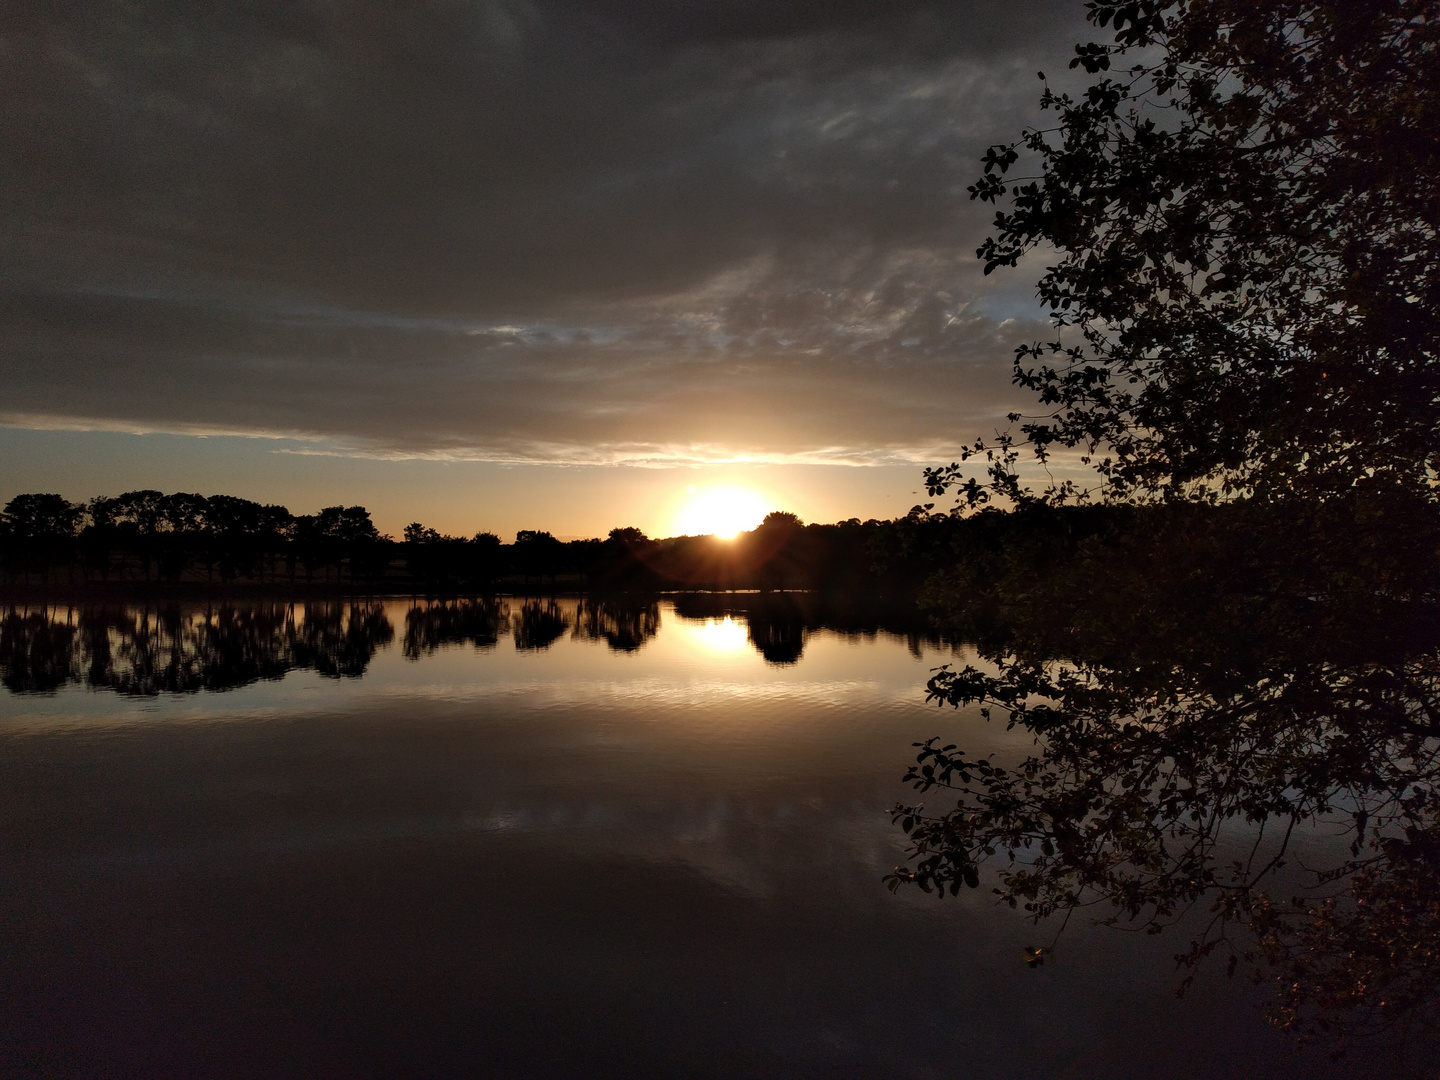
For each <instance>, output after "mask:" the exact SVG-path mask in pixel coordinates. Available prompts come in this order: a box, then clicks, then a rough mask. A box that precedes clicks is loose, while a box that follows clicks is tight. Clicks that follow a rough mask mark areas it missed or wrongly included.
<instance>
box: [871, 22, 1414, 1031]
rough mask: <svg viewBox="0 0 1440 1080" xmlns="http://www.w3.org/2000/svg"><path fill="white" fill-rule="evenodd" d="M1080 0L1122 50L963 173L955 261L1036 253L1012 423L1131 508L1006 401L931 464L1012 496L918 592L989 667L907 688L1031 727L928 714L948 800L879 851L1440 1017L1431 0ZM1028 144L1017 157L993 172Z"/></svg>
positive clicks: (966, 485)
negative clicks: (1304, 830)
mask: <svg viewBox="0 0 1440 1080" xmlns="http://www.w3.org/2000/svg"><path fill="white" fill-rule="evenodd" d="M1088 7H1089V10H1090V14H1091V18H1092V20H1093V21H1094V22H1096V23H1097V24H1098V25H1100V26H1102V27H1103V26H1110V27H1112V28H1113V30H1114V33H1115V38H1114V41H1113V43H1111V44H1087V45H1082V46H1078V47H1077V49H1076V53H1077V55H1076V59H1075V60H1074V61H1073V62H1072V65H1071V66H1072V67H1075V66H1080V67H1083V68H1084V69H1085V70H1086V71H1088V72H1090V73H1092V74H1101V73H1103V72H1107V71H1109V70H1110V69H1111V67H1112V61H1115V60H1116V59H1117V58H1119V57H1121V56H1123V55H1126V54H1130V55H1132V56H1133V57H1135V58H1136V59H1137V60H1138V63H1137V64H1136V65H1135V66H1133V67H1131V68H1130V69H1128V70H1127V71H1126V72H1125V73H1124V75H1123V76H1121V77H1112V76H1108V75H1107V76H1104V77H1103V78H1102V79H1101V80H1100V81H1099V82H1097V83H1096V84H1095V85H1093V86H1092V87H1090V89H1089V90H1088V91H1086V92H1085V93H1084V94H1082V95H1081V96H1079V97H1078V98H1071V97H1069V96H1065V95H1055V94H1053V93H1051V92H1050V91H1049V90H1048V89H1047V90H1046V91H1045V93H1044V96H1043V98H1042V103H1043V105H1044V106H1045V107H1046V108H1047V109H1054V110H1055V111H1056V112H1057V113H1058V117H1059V124H1058V126H1057V127H1055V128H1054V129H1051V130H1047V131H1030V132H1026V133H1025V135H1024V136H1023V137H1022V139H1021V140H1020V141H1019V142H1018V143H1016V144H1015V145H1012V146H997V147H993V148H992V149H991V150H990V151H989V153H988V154H987V155H986V158H985V162H984V165H985V176H984V178H983V179H982V180H981V181H980V182H979V183H977V184H976V185H975V186H974V187H972V188H971V194H972V197H975V198H980V199H983V200H988V201H997V202H999V201H1002V200H1008V209H1003V210H1002V212H1001V213H1000V214H999V215H998V216H997V218H996V223H995V224H996V234H995V236H993V237H992V238H991V239H989V240H987V241H986V242H985V244H984V245H983V246H982V247H981V249H980V251H979V255H980V257H981V258H983V259H984V260H985V261H986V272H987V273H988V272H990V271H991V270H993V269H995V268H996V267H999V266H1004V265H1012V266H1013V265H1015V264H1016V263H1017V262H1018V260H1019V259H1020V257H1021V256H1022V255H1023V254H1025V253H1026V252H1027V251H1030V250H1032V249H1034V248H1036V247H1040V246H1051V247H1053V248H1055V249H1057V250H1058V251H1059V253H1060V254H1059V258H1058V260H1057V261H1056V262H1055V263H1054V265H1052V266H1050V267H1049V268H1048V269H1047V270H1046V272H1045V274H1044V276H1043V277H1042V278H1041V280H1040V284H1039V292H1040V296H1041V299H1042V301H1043V302H1044V303H1045V304H1047V305H1048V307H1049V308H1050V311H1051V315H1052V320H1053V322H1054V323H1055V325H1056V327H1057V329H1058V330H1059V331H1060V333H1059V334H1058V335H1057V338H1058V340H1056V341H1055V342H1053V343H1051V344H1048V345H1034V346H1027V347H1025V348H1022V349H1020V350H1019V351H1018V354H1017V361H1016V366H1015V382H1016V383H1017V384H1018V385H1020V386H1023V387H1026V388H1028V389H1031V390H1033V391H1035V392H1036V394H1037V396H1038V397H1039V401H1040V404H1041V405H1042V407H1043V410H1044V411H1043V412H1042V414H1041V415H1040V416H1038V417H1029V418H1022V417H1021V416H1019V415H1015V416H1012V417H1011V420H1012V422H1016V421H1021V420H1024V423H1023V425H1022V427H1021V435H1022V437H1023V439H1024V440H1025V441H1027V442H1028V443H1029V446H1030V449H1031V450H1032V451H1033V453H1034V455H1035V456H1036V457H1037V458H1038V459H1039V460H1040V461H1041V462H1042V463H1046V462H1048V461H1049V460H1050V459H1051V456H1052V453H1053V452H1054V451H1055V450H1056V449H1057V448H1069V449H1075V450H1079V451H1080V452H1082V453H1083V454H1084V455H1085V457H1084V460H1085V461H1086V462H1087V463H1090V464H1092V465H1093V466H1094V467H1095V468H1096V469H1097V470H1098V472H1099V475H1100V478H1101V480H1102V489H1101V490H1102V494H1103V495H1104V496H1105V498H1106V499H1107V500H1109V501H1111V502H1112V503H1122V504H1123V503H1127V502H1128V503H1132V504H1133V503H1152V504H1157V505H1150V506H1140V505H1131V506H1125V505H1111V506H1106V507H1103V508H1090V509H1081V510H1068V509H1066V508H1063V507H1061V506H1060V504H1063V503H1066V502H1068V501H1069V500H1071V499H1072V498H1073V497H1076V496H1079V495H1082V494H1083V493H1082V492H1080V491H1078V490H1077V488H1076V487H1075V486H1074V485H1073V484H1071V483H1070V482H1061V483H1052V484H1051V486H1050V487H1048V488H1047V489H1045V490H1044V491H1042V492H1041V493H1040V494H1039V495H1038V496H1037V495H1035V494H1034V493H1032V492H1030V491H1028V490H1027V489H1025V488H1024V487H1023V486H1022V485H1021V482H1020V480H1019V477H1018V475H1017V471H1016V469H1017V464H1018V461H1019V452H1020V449H1021V444H1019V443H1017V442H1016V441H1015V440H1014V439H1013V438H1012V437H1011V436H1010V435H1009V434H1008V433H1002V434H1001V435H1000V436H999V437H998V438H997V440H996V441H994V442H992V443H989V444H987V443H985V442H984V441H980V442H977V443H976V444H975V445H974V446H973V447H972V449H971V450H970V452H969V453H968V454H967V455H966V458H967V460H968V459H969V458H971V457H974V456H975V455H979V456H980V458H981V460H983V461H985V462H986V463H987V475H986V476H985V477H976V476H967V475H966V470H965V469H964V467H962V466H961V465H960V464H952V465H950V466H949V467H945V468H940V469H932V470H927V473H926V481H927V485H928V487H929V490H930V492H931V494H932V495H938V494H941V493H942V492H944V491H945V490H947V489H951V488H955V487H958V489H959V494H960V503H959V505H960V508H965V507H970V508H973V507H975V506H978V505H980V504H982V503H985V502H987V501H989V500H990V499H992V498H994V497H997V496H998V497H1002V498H1003V499H1005V500H1008V501H1009V502H1010V503H1011V504H1012V505H1013V506H1015V507H1018V508H1019V512H1016V513H1011V514H995V513H988V514H987V513H980V514H976V515H974V516H973V517H972V518H970V521H972V522H975V523H976V524H975V525H974V526H972V531H970V532H968V533H967V537H968V540H969V541H970V542H969V543H967V544H965V545H963V546H962V547H961V548H960V549H958V550H957V553H956V554H957V557H956V559H955V564H954V566H952V567H951V568H950V569H949V570H947V571H946V572H944V573H943V574H940V575H937V577H936V578H935V579H933V580H932V582H931V585H930V586H929V589H928V592H929V597H930V599H931V601H932V602H933V603H934V604H935V605H936V606H937V608H939V609H940V610H943V611H946V612H948V613H949V614H950V616H951V617H952V619H954V620H955V622H956V624H957V625H961V624H963V625H964V626H965V627H966V628H967V630H968V632H969V633H970V634H971V635H973V636H974V637H975V639H976V640H978V641H979V642H980V644H981V651H982V655H984V656H985V657H986V658H987V659H988V661H989V664H988V665H987V666H984V667H975V666H969V667H966V668H965V669H964V670H961V671H955V670H951V669H948V668H947V669H943V670H941V671H939V672H938V673H937V674H936V675H935V676H934V677H933V678H932V679H931V681H930V684H929V691H930V698H931V700H932V701H935V702H938V703H941V704H946V703H948V704H951V705H956V706H960V705H968V704H979V705H981V706H982V707H983V709H984V710H986V712H985V715H987V716H988V715H990V714H989V711H988V710H990V709H992V708H993V709H999V710H1000V711H1001V712H1003V713H1004V714H1005V716H1006V718H1007V720H1008V722H1009V724H1010V725H1011V726H1012V727H1015V728H1020V729H1023V730H1025V731H1026V732H1028V733H1030V734H1032V735H1033V736H1034V738H1035V747H1036V749H1035V750H1034V752H1033V753H1032V754H1030V755H1029V756H1026V757H1024V759H1023V760H1020V761H1018V762H1010V761H1004V762H1002V761H999V760H976V759H973V758H972V757H970V756H968V755H966V754H965V753H964V752H963V751H962V750H960V749H959V748H958V747H956V746H955V745H953V744H943V745H942V744H941V743H940V741H939V740H938V739H932V740H930V741H928V742H927V743H924V744H917V745H919V746H920V747H921V752H920V755H919V758H918V761H917V764H916V766H915V767H914V768H913V769H912V770H911V772H910V774H909V777H908V778H909V779H910V780H912V781H913V782H914V783H915V784H916V786H917V787H918V788H919V789H920V790H922V791H926V790H930V789H932V788H937V787H938V788H943V789H949V790H951V791H953V792H955V793H956V794H957V796H958V802H957V804H956V806H955V807H954V809H950V810H945V811H943V812H935V811H933V810H932V811H929V812H926V811H924V810H922V808H921V807H918V806H908V807H907V806H901V807H897V809H896V817H897V819H898V820H899V822H900V824H901V826H902V827H903V828H904V829H905V831H906V832H907V834H908V835H909V836H910V839H911V845H912V846H911V854H912V856H913V865H912V866H910V867H908V868H899V869H897V871H896V873H895V875H893V876H892V877H891V878H890V879H889V883H890V885H891V887H892V888H893V887H898V886H899V885H900V884H902V883H906V882H909V883H914V884H917V885H919V886H920V887H922V888H925V889H934V890H938V891H940V892H941V893H942V894H943V893H944V892H947V891H948V892H950V893H952V894H953V893H955V892H957V891H958V890H959V889H960V888H961V887H964V886H969V887H975V886H978V884H979V882H980V866H981V864H982V863H984V862H986V861H987V860H994V859H998V860H1001V867H1000V869H999V873H998V880H999V888H998V892H999V894H1000V895H1001V897H1002V898H1003V899H1005V900H1007V901H1008V902H1009V903H1010V904H1011V905H1012V906H1016V905H1023V906H1024V909H1025V910H1026V911H1027V912H1028V913H1029V914H1031V915H1032V916H1033V917H1035V918H1037V919H1041V918H1045V917H1047V916H1050V915H1054V914H1065V915H1068V914H1069V913H1070V912H1071V911H1073V910H1076V909H1078V908H1081V907H1086V906H1089V905H1092V904H1098V905H1101V907H1102V908H1108V909H1109V910H1110V911H1111V913H1112V916H1113V919H1114V920H1118V921H1122V922H1130V923H1134V924H1137V925H1139V926H1143V927H1145V928H1146V929H1149V930H1152V931H1158V930H1160V929H1161V928H1162V927H1164V926H1166V925H1168V924H1170V923H1171V922H1173V921H1174V920H1175V919H1177V918H1179V917H1180V916H1181V914H1182V913H1183V912H1185V911H1186V910H1187V909H1189V908H1192V907H1194V906H1196V905H1200V906H1201V907H1205V908H1208V911H1209V913H1210V916H1211V918H1210V920H1209V922H1208V923H1207V924H1206V925H1205V927H1204V928H1203V929H1202V931H1201V932H1200V934H1199V935H1198V936H1197V937H1196V939H1195V941H1194V942H1193V944H1192V947H1191V948H1190V949H1189V950H1188V951H1187V952H1186V953H1183V954H1182V955H1181V956H1180V957H1178V959H1179V960H1180V961H1181V963H1183V964H1187V965H1193V964H1195V963H1197V962H1199V961H1200V960H1201V959H1202V958H1204V957H1205V956H1208V955H1210V954H1212V953H1214V952H1215V951H1216V950H1222V951H1226V952H1228V953H1229V954H1230V962H1231V970H1232V971H1233V970H1234V968H1235V967H1236V966H1237V965H1238V964H1242V963H1250V964H1253V965H1255V968H1256V970H1257V974H1259V975H1262V976H1266V977H1269V978H1271V979H1273V983H1274V986H1275V988H1276V997H1275V1000H1274V1003H1273V1007H1272V1015H1273V1017H1274V1018H1275V1019H1276V1020H1277V1021H1279V1022H1280V1023H1282V1024H1285V1025H1287V1026H1290V1027H1292V1028H1295V1029H1300V1030H1304V1029H1314V1030H1331V1031H1338V1032H1341V1033H1342V1034H1359V1033H1365V1032H1369V1031H1375V1030H1382V1029H1386V1028H1389V1027H1392V1026H1396V1025H1399V1026H1403V1027H1406V1028H1408V1029H1411V1030H1417V1029H1418V1030H1424V1031H1428V1032H1432V1033H1433V1032H1434V1031H1435V1021H1436V1016H1437V1010H1436V1008H1435V1005H1436V995H1435V990H1436V988H1437V979H1440V953H1437V945H1440V900H1437V896H1440V858H1437V857H1436V854H1435V853H1436V852H1437V851H1440V818H1437V811H1440V794H1437V792H1440V712H1437V709H1440V696H1437V692H1440V611H1437V600H1440V593H1437V588H1440V567H1437V541H1440V508H1437V489H1436V485H1435V479H1436V475H1437V465H1440V439H1437V435H1440V424H1437V421H1440V367H1437V364H1436V359H1437V357H1436V355H1435V345H1436V342H1437V341H1440V318H1437V301H1440V247H1437V238H1440V227H1437V226H1440V220H1437V211H1440V201H1437V199H1436V196H1435V193H1436V191H1440V168H1437V165H1440V140H1437V139H1436V137H1435V132H1436V131H1437V130H1440V95H1437V90H1440V65H1437V64H1436V63H1435V55H1436V48H1437V45H1440V37H1437V35H1440V4H1437V2H1436V0H1413V2H1412V0H1378V2H1371V3H1364V4H1357V3H1341V2H1300V0H1268V2H1264V3H1256V2H1254V0H1246V2H1242V0H1190V2H1185V3H1181V2H1179V0H1092V2H1091V3H1090V4H1089V5H1088ZM1022 152H1024V153H1026V154H1028V155H1030V156H1031V159H1032V161H1033V163H1034V165H1035V166H1036V168H1037V169H1038V173H1039V175H1038V176H1034V177H1026V178H1023V179H1021V180H1019V181H1016V182H1013V184H1012V183H1011V182H1009V181H1007V180H1006V179H1005V178H1006V176H1007V175H1008V174H1009V172H1010V171H1011V169H1012V168H1014V167H1016V166H1017V165H1019V164H1020V162H1021V154H1022ZM1026 167H1027V168H1028V165H1027V166H1026ZM928 509H929V507H925V508H921V509H920V511H919V513H918V514H917V516H918V517H924V516H926V515H925V511H926V510H928ZM1316 822H1323V823H1327V824H1328V825H1329V826H1330V828H1331V829H1333V830H1334V831H1335V832H1337V833H1340V834H1343V835H1344V836H1345V837H1346V839H1347V840H1348V841H1349V846H1348V848H1347V847H1346V846H1345V844H1343V843H1335V844H1333V845H1331V846H1330V847H1329V849H1328V850H1327V848H1326V846H1325V845H1324V844H1315V845H1313V846H1314V847H1315V848H1316V850H1317V851H1318V852H1319V853H1320V854H1318V855H1312V856H1309V857H1308V859H1307V866H1306V867H1305V868H1304V869H1305V870H1307V871H1308V872H1309V873H1310V880H1309V882H1308V886H1309V887H1308V888H1302V887H1301V886H1300V885H1294V884H1290V883H1288V881H1289V879H1283V878H1281V877H1279V876H1277V875H1279V873H1280V872H1281V870H1282V868H1283V867H1284V866H1285V864H1286V862H1287V860H1288V859H1289V858H1290V857H1291V855H1292V852H1291V847H1292V845H1291V840H1292V837H1293V835H1294V833H1295V831H1296V830H1297V829H1299V828H1301V827H1305V826H1309V825H1311V824H1313V823H1316ZM1242 845H1243V846H1242ZM1232 849H1234V850H1232ZM1324 857H1328V858H1329V863H1328V865H1323V864H1317V862H1316V860H1317V859H1321V858H1324ZM1286 873H1287V874H1288V873H1290V871H1288V870H1287V871H1286ZM1280 889H1285V890H1287V892H1280V891H1279V890H1280ZM1242 927H1243V928H1244V931H1245V932H1244V933H1238V932H1237V930H1238V928H1242ZM1045 953H1046V950H1044V949H1036V950H1032V951H1031V954H1030V956H1029V961H1030V962H1032V963H1037V964H1038V963H1041V962H1043V960H1044V956H1045Z"/></svg>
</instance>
